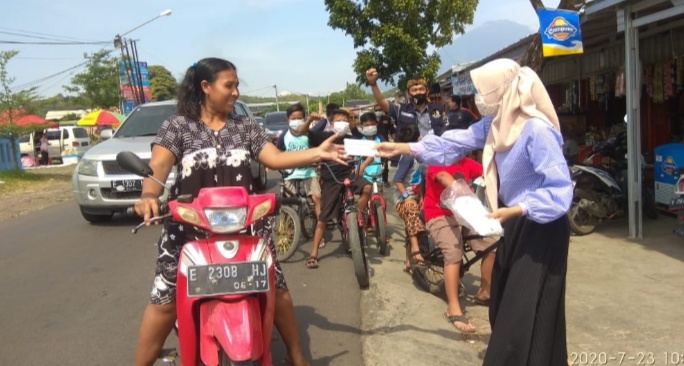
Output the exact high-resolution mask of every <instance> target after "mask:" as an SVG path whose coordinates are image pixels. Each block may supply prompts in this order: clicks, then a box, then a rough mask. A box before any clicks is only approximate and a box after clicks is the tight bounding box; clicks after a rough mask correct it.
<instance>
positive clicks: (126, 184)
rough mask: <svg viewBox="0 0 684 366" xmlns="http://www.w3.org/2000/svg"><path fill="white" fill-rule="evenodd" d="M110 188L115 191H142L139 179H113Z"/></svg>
mask: <svg viewBox="0 0 684 366" xmlns="http://www.w3.org/2000/svg"><path fill="white" fill-rule="evenodd" d="M112 190H114V191H116V192H133V191H141V192H142V180H141V179H126V180H113V181H112Z"/></svg>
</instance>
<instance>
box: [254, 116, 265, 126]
mask: <svg viewBox="0 0 684 366" xmlns="http://www.w3.org/2000/svg"><path fill="white" fill-rule="evenodd" d="M254 120H255V121H257V123H258V124H259V126H261V128H264V117H254Z"/></svg>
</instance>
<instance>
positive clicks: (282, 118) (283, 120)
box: [264, 112, 288, 130]
mask: <svg viewBox="0 0 684 366" xmlns="http://www.w3.org/2000/svg"><path fill="white" fill-rule="evenodd" d="M264 126H265V127H268V128H269V129H271V130H281V129H284V128H287V127H288V121H287V115H286V114H285V112H272V113H267V114H266V116H265V117H264Z"/></svg>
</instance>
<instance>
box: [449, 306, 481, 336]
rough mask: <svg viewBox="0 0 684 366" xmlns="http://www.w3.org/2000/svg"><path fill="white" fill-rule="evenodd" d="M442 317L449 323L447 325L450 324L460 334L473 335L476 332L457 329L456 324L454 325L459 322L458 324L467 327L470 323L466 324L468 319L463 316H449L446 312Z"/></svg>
mask: <svg viewBox="0 0 684 366" xmlns="http://www.w3.org/2000/svg"><path fill="white" fill-rule="evenodd" d="M442 315H443V316H444V318H446V320H447V321H448V322H449V324H451V325H452V326H453V327H454V328H456V330H458V331H459V332H461V333H475V331H477V329H473V330H466V329H461V328H459V327H457V326H456V324H454V323H456V322H459V323H463V324H467V325H469V324H470V323H469V322H468V318H466V316H465V315H449V314H447V312H446V311H445V312H444V313H443V314H442Z"/></svg>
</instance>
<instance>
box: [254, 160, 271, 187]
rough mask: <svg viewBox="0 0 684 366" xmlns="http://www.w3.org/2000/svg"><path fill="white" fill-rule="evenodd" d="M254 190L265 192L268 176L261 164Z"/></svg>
mask: <svg viewBox="0 0 684 366" xmlns="http://www.w3.org/2000/svg"><path fill="white" fill-rule="evenodd" d="M254 181H255V188H256V190H257V191H258V192H261V191H265V190H266V188H267V187H266V186H267V185H268V176H267V174H266V168H265V167H264V165H263V164H261V163H259V176H258V177H256V179H255V180H254Z"/></svg>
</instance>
